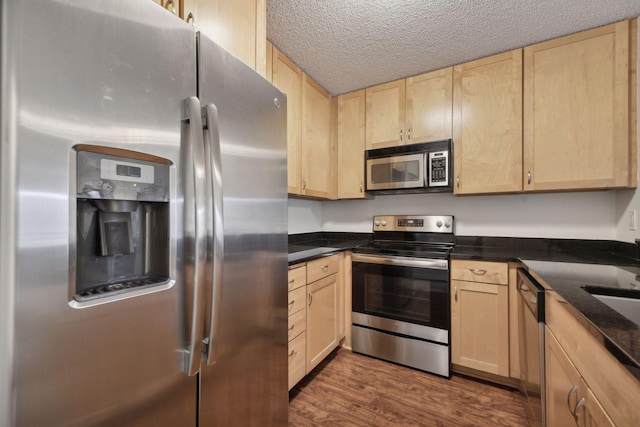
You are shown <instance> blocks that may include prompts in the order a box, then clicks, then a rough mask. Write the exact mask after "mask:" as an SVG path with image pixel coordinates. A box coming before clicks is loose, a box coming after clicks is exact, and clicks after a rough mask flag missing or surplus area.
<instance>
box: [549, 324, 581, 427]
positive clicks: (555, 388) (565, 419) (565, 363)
mask: <svg viewBox="0 0 640 427" xmlns="http://www.w3.org/2000/svg"><path fill="white" fill-rule="evenodd" d="M545 369H546V373H545V381H546V402H547V407H546V412H547V426H548V427H554V426H557V427H568V426H575V425H578V422H577V417H574V415H573V411H574V410H576V406H577V405H578V401H579V398H578V392H579V385H580V374H579V373H578V370H577V369H576V368H575V366H573V364H572V363H571V361H570V360H569V358H568V357H567V355H566V354H565V353H564V351H563V350H562V348H561V347H560V344H558V342H557V341H556V339H555V338H554V336H553V334H552V333H551V332H550V331H549V329H548V328H545Z"/></svg>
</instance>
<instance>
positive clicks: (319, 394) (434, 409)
mask: <svg viewBox="0 0 640 427" xmlns="http://www.w3.org/2000/svg"><path fill="white" fill-rule="evenodd" d="M525 425H526V418H525V410H524V405H523V399H522V397H521V396H520V394H519V393H518V391H517V390H511V389H507V388H503V387H499V386H494V385H491V384H487V383H484V382H480V381H475V380H472V379H469V378H467V377H463V376H459V375H454V376H453V377H451V379H449V380H447V379H445V378H441V377H437V376H435V375H430V374H426V373H423V372H420V371H416V370H414V369H410V368H406V367H403V366H399V365H395V364H392V363H388V362H384V361H381V360H377V359H374V358H371V357H367V356H362V355H359V354H355V353H352V352H351V351H349V350H345V349H338V350H337V351H335V352H334V353H332V355H330V356H329V357H328V358H327V359H326V360H325V361H323V362H322V363H321V364H320V365H319V366H318V367H317V368H316V369H315V370H314V371H313V372H311V373H310V374H309V375H308V376H307V377H306V378H305V379H303V380H302V381H301V382H300V383H298V384H297V385H296V386H295V387H294V388H293V389H292V390H291V392H290V393H289V426H296V427H298V426H525Z"/></svg>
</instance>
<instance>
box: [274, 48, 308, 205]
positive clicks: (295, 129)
mask: <svg viewBox="0 0 640 427" xmlns="http://www.w3.org/2000/svg"><path fill="white" fill-rule="evenodd" d="M271 72H272V78H273V85H274V86H275V87H277V88H278V89H280V90H281V91H282V92H284V93H285V94H286V95H287V191H288V192H289V193H290V194H300V193H301V190H302V178H301V176H302V172H301V155H302V154H301V153H302V70H300V68H298V66H297V65H296V64H294V63H293V62H291V60H290V59H289V58H287V57H286V56H285V55H283V54H282V52H280V51H279V50H278V49H277V48H276V47H275V46H272V66H271Z"/></svg>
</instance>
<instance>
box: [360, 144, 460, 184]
mask: <svg viewBox="0 0 640 427" xmlns="http://www.w3.org/2000/svg"><path fill="white" fill-rule="evenodd" d="M451 161H452V143H451V140H450V139H446V140H442V141H434V142H425V143H420V144H411V145H401V146H397V147H387V148H378V149H374V150H366V151H365V165H366V177H367V181H366V182H367V185H366V190H367V191H368V192H373V193H378V194H397V193H423V192H452V191H453V184H452V171H451Z"/></svg>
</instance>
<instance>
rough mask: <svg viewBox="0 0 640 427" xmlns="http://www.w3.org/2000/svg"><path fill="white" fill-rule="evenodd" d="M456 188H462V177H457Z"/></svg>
mask: <svg viewBox="0 0 640 427" xmlns="http://www.w3.org/2000/svg"><path fill="white" fill-rule="evenodd" d="M456 187H458V188H460V175H458V176H457V177H456Z"/></svg>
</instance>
